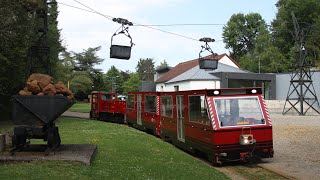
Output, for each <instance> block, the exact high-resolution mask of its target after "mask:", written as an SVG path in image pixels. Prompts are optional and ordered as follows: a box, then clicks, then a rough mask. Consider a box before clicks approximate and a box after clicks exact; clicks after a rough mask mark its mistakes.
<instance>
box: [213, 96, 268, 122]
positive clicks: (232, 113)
mask: <svg viewBox="0 0 320 180" xmlns="http://www.w3.org/2000/svg"><path fill="white" fill-rule="evenodd" d="M214 101H215V106H216V111H217V114H218V119H219V122H220V126H221V127H224V126H243V125H255V124H265V120H264V118H263V115H262V111H261V107H260V103H259V100H258V97H245V98H244V97H238V98H223V99H214Z"/></svg>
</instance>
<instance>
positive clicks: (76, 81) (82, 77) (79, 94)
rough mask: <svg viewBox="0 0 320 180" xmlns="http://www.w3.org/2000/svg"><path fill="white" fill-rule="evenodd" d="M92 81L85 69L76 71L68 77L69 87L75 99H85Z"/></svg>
mask: <svg viewBox="0 0 320 180" xmlns="http://www.w3.org/2000/svg"><path fill="white" fill-rule="evenodd" d="M92 86H93V81H92V79H91V77H90V74H89V73H88V72H87V71H76V72H74V73H73V74H72V76H71V78H70V89H71V91H72V92H73V93H74V94H75V97H76V98H77V99H80V100H82V99H85V98H87V95H88V94H90V92H91V91H92V88H93V87H92Z"/></svg>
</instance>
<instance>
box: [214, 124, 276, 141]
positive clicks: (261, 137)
mask: <svg viewBox="0 0 320 180" xmlns="http://www.w3.org/2000/svg"><path fill="white" fill-rule="evenodd" d="M249 133H250V131H249V129H245V131H244V134H249ZM251 134H252V135H253V138H254V139H256V142H257V143H259V142H264V141H272V128H271V127H265V128H259V129H252V130H251ZM240 135H242V128H241V129H237V130H236V129H233V130H231V131H215V132H214V144H215V145H222V144H223V145H226V144H239V138H240Z"/></svg>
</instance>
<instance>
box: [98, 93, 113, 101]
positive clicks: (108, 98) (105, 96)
mask: <svg viewBox="0 0 320 180" xmlns="http://www.w3.org/2000/svg"><path fill="white" fill-rule="evenodd" d="M101 99H102V100H112V99H113V98H112V95H111V94H102V95H101Z"/></svg>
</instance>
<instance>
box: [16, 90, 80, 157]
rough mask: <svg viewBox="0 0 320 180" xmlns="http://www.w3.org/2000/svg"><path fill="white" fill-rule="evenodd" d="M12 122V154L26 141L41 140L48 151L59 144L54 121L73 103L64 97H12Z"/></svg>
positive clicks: (21, 147) (23, 146) (20, 148)
mask: <svg viewBox="0 0 320 180" xmlns="http://www.w3.org/2000/svg"><path fill="white" fill-rule="evenodd" d="M12 98H13V112H12V120H13V123H14V125H15V127H14V130H13V137H12V145H13V147H14V148H13V149H12V152H14V151H16V150H22V149H23V148H25V147H26V145H28V144H29V142H27V140H30V139H43V140H44V141H47V145H48V150H50V149H53V148H56V147H59V146H60V144H61V140H60V136H59V131H58V127H56V126H55V121H56V119H57V118H58V117H59V116H60V115H61V114H62V113H64V112H65V111H66V110H67V109H69V108H70V107H71V106H72V105H73V104H74V102H73V101H70V100H69V99H68V98H67V97H65V96H34V95H30V96H22V95H16V96H13V97H12Z"/></svg>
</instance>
